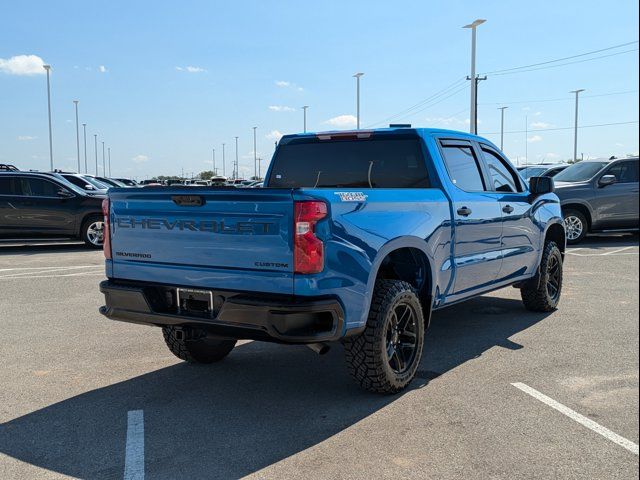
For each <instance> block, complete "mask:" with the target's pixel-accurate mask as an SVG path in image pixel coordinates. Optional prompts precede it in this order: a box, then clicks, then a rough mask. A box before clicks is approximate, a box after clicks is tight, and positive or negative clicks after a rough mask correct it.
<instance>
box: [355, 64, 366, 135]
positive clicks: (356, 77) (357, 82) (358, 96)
mask: <svg viewBox="0 0 640 480" xmlns="http://www.w3.org/2000/svg"><path fill="white" fill-rule="evenodd" d="M363 75H364V73H362V72H359V73H356V74H355V75H354V78H355V79H356V129H357V130H360V77H361V76H363Z"/></svg>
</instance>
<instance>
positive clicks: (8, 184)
mask: <svg viewBox="0 0 640 480" xmlns="http://www.w3.org/2000/svg"><path fill="white" fill-rule="evenodd" d="M0 195H22V191H21V190H20V183H19V182H18V178H16V177H10V176H8V175H0Z"/></svg>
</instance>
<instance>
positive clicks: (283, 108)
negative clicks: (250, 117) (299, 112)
mask: <svg viewBox="0 0 640 480" xmlns="http://www.w3.org/2000/svg"><path fill="white" fill-rule="evenodd" d="M269 110H271V111H272V112H295V111H296V109H295V108H291V107H287V106H285V105H269Z"/></svg>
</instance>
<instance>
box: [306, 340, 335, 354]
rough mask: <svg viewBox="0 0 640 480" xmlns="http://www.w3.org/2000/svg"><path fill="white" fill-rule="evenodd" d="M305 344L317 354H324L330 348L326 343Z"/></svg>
mask: <svg viewBox="0 0 640 480" xmlns="http://www.w3.org/2000/svg"><path fill="white" fill-rule="evenodd" d="M306 345H307V347H309V348H310V349H311V350H313V351H314V352H316V353H317V354H318V355H324V354H325V353H327V352H328V351H329V349H330V347H329V345H327V344H326V343H307V344H306Z"/></svg>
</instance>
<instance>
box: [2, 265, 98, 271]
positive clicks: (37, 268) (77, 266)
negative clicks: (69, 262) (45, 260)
mask: <svg viewBox="0 0 640 480" xmlns="http://www.w3.org/2000/svg"><path fill="white" fill-rule="evenodd" d="M102 266H104V265H103V264H96V265H74V266H68V267H64V266H62V265H56V266H55V267H15V268H0V272H9V271H14V270H51V269H53V270H57V269H59V268H65V269H68V270H71V269H74V268H91V267H102Z"/></svg>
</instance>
